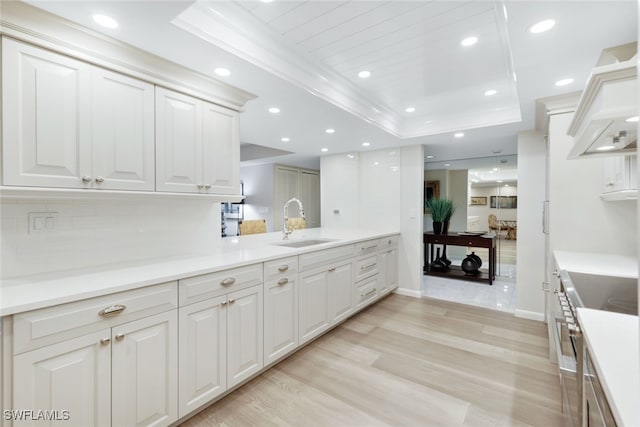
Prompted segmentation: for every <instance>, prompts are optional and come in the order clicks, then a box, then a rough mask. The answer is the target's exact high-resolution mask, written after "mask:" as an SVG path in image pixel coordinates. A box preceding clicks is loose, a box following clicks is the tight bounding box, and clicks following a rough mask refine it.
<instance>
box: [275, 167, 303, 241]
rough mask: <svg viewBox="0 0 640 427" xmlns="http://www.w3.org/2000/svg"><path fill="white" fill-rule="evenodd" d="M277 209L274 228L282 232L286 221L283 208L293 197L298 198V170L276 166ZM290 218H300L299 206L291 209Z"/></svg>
mask: <svg viewBox="0 0 640 427" xmlns="http://www.w3.org/2000/svg"><path fill="white" fill-rule="evenodd" d="M274 187H275V189H274V192H275V207H274V211H273V212H274V213H273V218H274V227H275V229H276V230H282V222H283V220H284V217H283V212H282V208H283V207H284V204H285V203H286V202H287V200H289V199H290V198H292V197H298V169H289V168H286V167H283V166H275V183H274ZM288 213H289V217H291V218H294V217H297V216H298V205H292V206H290V208H289V212H288Z"/></svg>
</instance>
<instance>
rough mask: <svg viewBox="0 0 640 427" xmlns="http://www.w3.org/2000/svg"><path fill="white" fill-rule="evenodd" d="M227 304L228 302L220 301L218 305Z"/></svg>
mask: <svg viewBox="0 0 640 427" xmlns="http://www.w3.org/2000/svg"><path fill="white" fill-rule="evenodd" d="M228 302H229V301H222V302H221V303H220V305H227V303H228Z"/></svg>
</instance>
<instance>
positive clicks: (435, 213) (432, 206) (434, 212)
mask: <svg viewBox="0 0 640 427" xmlns="http://www.w3.org/2000/svg"><path fill="white" fill-rule="evenodd" d="M426 205H427V209H429V212H430V213H431V220H432V221H433V234H442V224H443V223H444V221H445V220H446V219H447V215H448V212H449V207H448V203H447V200H446V199H441V198H439V197H432V198H431V199H429V200H427V203H426Z"/></svg>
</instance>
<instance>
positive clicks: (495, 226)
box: [489, 214, 503, 235]
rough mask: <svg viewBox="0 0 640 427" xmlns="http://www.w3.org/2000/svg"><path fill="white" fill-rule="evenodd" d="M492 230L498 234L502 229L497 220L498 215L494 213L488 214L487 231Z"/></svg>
mask: <svg viewBox="0 0 640 427" xmlns="http://www.w3.org/2000/svg"><path fill="white" fill-rule="evenodd" d="M491 230H494V231H495V232H496V235H499V234H500V232H501V231H502V230H503V227H502V225H501V224H500V223H499V222H498V217H497V216H495V215H494V214H491V215H489V231H491Z"/></svg>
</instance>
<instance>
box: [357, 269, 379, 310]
mask: <svg viewBox="0 0 640 427" xmlns="http://www.w3.org/2000/svg"><path fill="white" fill-rule="evenodd" d="M355 292H356V294H355V296H354V298H353V299H354V301H355V304H356V310H359V309H360V308H362V307H365V306H367V305H369V304H370V303H371V302H372V301H373V300H375V299H376V297H377V296H378V277H377V276H376V277H372V278H371V279H368V280H364V281H362V282H360V283H357V284H356V287H355Z"/></svg>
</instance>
